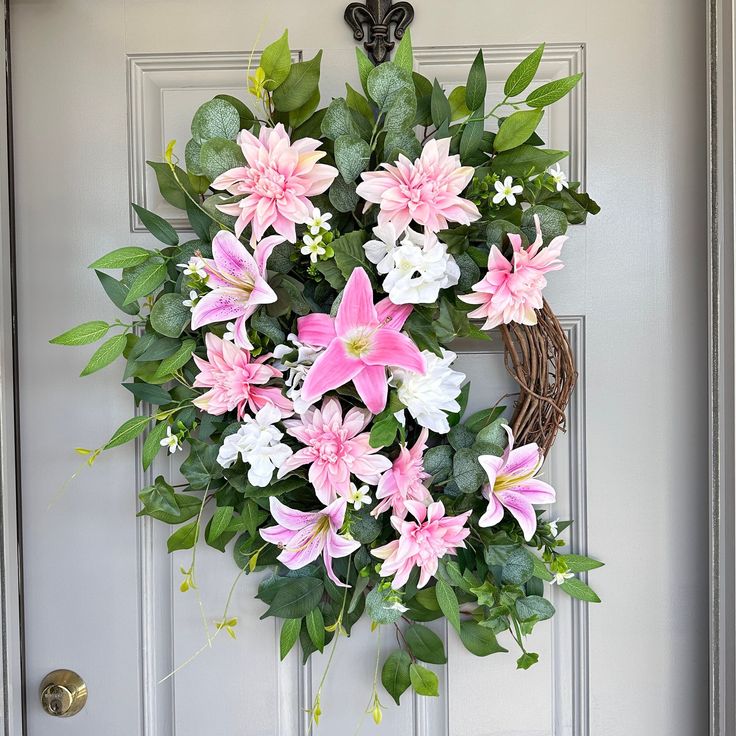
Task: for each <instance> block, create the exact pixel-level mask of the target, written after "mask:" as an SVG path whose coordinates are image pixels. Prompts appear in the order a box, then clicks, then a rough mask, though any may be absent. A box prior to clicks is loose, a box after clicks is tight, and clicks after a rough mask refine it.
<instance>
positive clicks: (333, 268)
mask: <svg viewBox="0 0 736 736" xmlns="http://www.w3.org/2000/svg"><path fill="white" fill-rule="evenodd" d="M317 270H318V271H319V272H320V273H321V274H322V275H323V276H324V277H325V279H326V280H327V283H328V284H329V285H330V286H331V287H332V288H333V289H334V290H335V291H342V290H343V289H344V288H345V284H346V279H345V277H344V276H343V275H342V273H341V272H340V269H339V268H338V267H337V264H336V263H335V261H334V260H333V259H330V260H329V261H317Z"/></svg>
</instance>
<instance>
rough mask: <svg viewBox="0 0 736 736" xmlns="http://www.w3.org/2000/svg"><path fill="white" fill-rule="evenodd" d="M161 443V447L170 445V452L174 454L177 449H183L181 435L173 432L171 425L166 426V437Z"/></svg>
mask: <svg viewBox="0 0 736 736" xmlns="http://www.w3.org/2000/svg"><path fill="white" fill-rule="evenodd" d="M159 445H161V447H168V448H169V454H171V455H173V454H174V453H175V452H176V451H177V450H181V449H182V446H181V442H179V437H178V436H177V435H175V434H173V433H172V431H171V425H169V426H168V427H166V437H164V438H163V439H162V440H161V441H160V442H159Z"/></svg>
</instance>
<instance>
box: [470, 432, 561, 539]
mask: <svg viewBox="0 0 736 736" xmlns="http://www.w3.org/2000/svg"><path fill="white" fill-rule="evenodd" d="M504 429H505V430H506V434H508V436H509V444H508V445H507V447H506V450H505V451H504V453H503V455H502V456H501V457H496V456H495V455H481V456H480V457H479V458H478V462H479V463H480V464H481V465H482V466H483V469H484V470H485V471H486V473H487V474H488V483H487V484H486V485H484V486H483V490H482V493H483V496H484V497H485V498H486V499H488V509H487V510H486V512H485V513H484V514H483V516H481V517H480V519H479V521H478V526H494V524H498V522H499V521H501V519H502V518H503V510H504V508H506V509H508V510H509V512H510V513H511V515H512V516H513V517H514V518H515V519H516V520H517V521H518V522H519V526H520V527H521V531H522V533H523V534H524V539H526V540H527V542H528V541H529V540H530V539H531V538H532V537H533V536H534V532H535V531H536V530H537V515H536V513H535V512H534V506H532V504H534V503H554V502H555V489H554V488H552V486H551V485H549V483H545V482H544V481H541V480H538V479H537V478H535V477H534V476H535V475H536V474H537V473H538V472H539V469H540V468H541V467H542V463H543V462H544V456H543V455H542V453H541V452H540V451H539V447H538V446H537V444H536V443H535V442H532V443H531V444H528V445H523V446H522V447H518V448H516V449H514V434H513V432H512V431H511V428H510V427H506V426H504Z"/></svg>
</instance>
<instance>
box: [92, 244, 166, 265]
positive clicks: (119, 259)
mask: <svg viewBox="0 0 736 736" xmlns="http://www.w3.org/2000/svg"><path fill="white" fill-rule="evenodd" d="M152 255H153V253H152V252H151V251H150V250H146V249H145V248H138V247H135V246H127V247H125V248H117V249H116V250H114V251H111V252H110V253H107V254H106V255H104V256H102V258H98V259H97V260H96V261H95V262H94V263H90V265H89V268H128V267H129V266H137V265H138V264H139V263H144V262H145V261H147V260H148V259H149V258H150V257H151V256H152Z"/></svg>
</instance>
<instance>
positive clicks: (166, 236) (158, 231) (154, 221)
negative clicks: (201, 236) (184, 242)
mask: <svg viewBox="0 0 736 736" xmlns="http://www.w3.org/2000/svg"><path fill="white" fill-rule="evenodd" d="M132 207H133V209H134V210H135V211H136V214H137V215H138V217H139V218H140V221H141V222H142V223H143V225H144V226H145V227H146V228H147V229H148V231H149V232H150V233H151V235H153V237H154V238H156V239H157V240H160V241H161V242H162V243H165V244H166V245H178V244H179V236H178V235H177V234H176V230H174V228H173V227H171V225H169V223H168V222H166V220H164V218H163V217H160V216H159V215H157V214H156V213H155V212H151V211H149V210H147V209H146V208H145V207H141V206H140V205H137V204H134V205H132Z"/></svg>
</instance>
